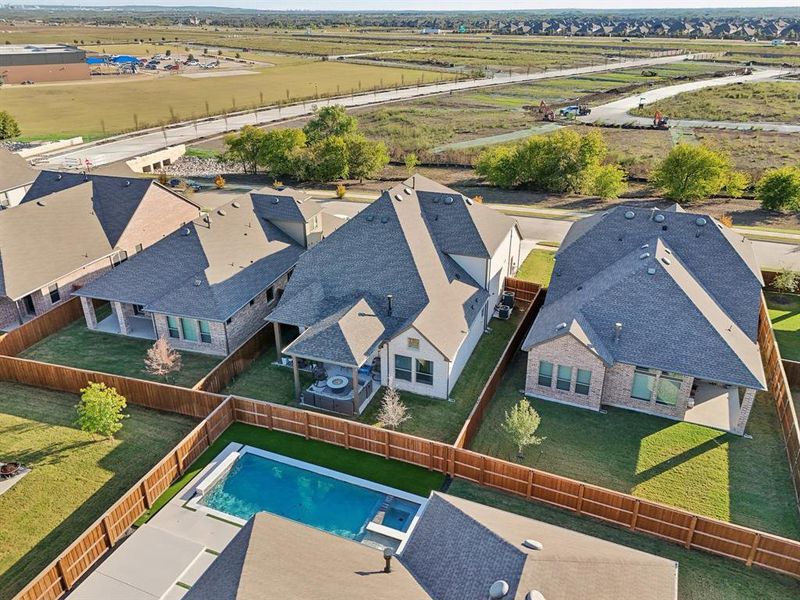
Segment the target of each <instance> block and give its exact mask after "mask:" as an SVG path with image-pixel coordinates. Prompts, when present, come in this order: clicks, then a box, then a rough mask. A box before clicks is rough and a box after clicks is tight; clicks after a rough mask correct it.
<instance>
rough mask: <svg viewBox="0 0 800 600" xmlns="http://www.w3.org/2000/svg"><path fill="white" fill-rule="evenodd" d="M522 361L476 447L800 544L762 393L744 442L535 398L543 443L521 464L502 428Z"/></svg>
mask: <svg viewBox="0 0 800 600" xmlns="http://www.w3.org/2000/svg"><path fill="white" fill-rule="evenodd" d="M525 359H526V356H525V354H524V353H522V352H520V353H518V354H517V356H516V357H515V360H514V362H513V363H512V365H511V368H510V369H509V372H508V373H507V375H506V377H505V379H504V381H503V383H502V384H501V386H500V389H499V390H498V393H497V395H496V396H495V398H494V400H493V402H492V403H491V405H490V406H489V409H488V410H487V412H486V414H485V416H484V420H483V424H482V426H481V428H480V430H479V431H478V434H477V436H476V437H475V440H474V442H473V443H472V445H471V449H472V450H475V451H477V452H481V453H484V454H489V455H491V456H496V457H498V458H502V459H506V460H513V461H518V462H521V463H523V464H526V465H529V466H532V467H536V468H539V469H542V470H545V471H549V472H552V473H556V474H558V475H563V476H566V477H571V478H574V479H578V480H581V481H585V482H587V483H593V484H595V485H599V486H603V487H607V488H611V489H614V490H618V491H621V492H626V493H630V494H633V495H635V496H638V497H641V498H646V499H648V500H653V501H656V502H663V503H665V504H669V505H672V506H677V507H679V508H683V509H686V510H689V511H692V512H696V513H699V514H702V515H707V516H710V517H714V518H717V519H721V520H723V521H731V522H733V523H737V524H739V525H745V526H748V527H753V528H755V529H762V530H764V531H769V532H772V533H775V534H778V535H782V536H785V537H789V538H793V539H800V515H798V510H797V505H796V502H795V497H794V491H793V489H792V482H791V479H790V475H789V467H788V464H787V461H786V450H785V448H784V443H783V439H782V437H781V433H780V430H779V428H778V423H777V419H776V413H775V408H774V406H773V403H772V399H771V397H770V396H769V395H767V394H759V396H758V398H757V400H756V402H755V404H754V407H753V412H752V414H751V416H750V421H749V423H748V427H747V432H748V433H749V434H750V435H752V436H753V439H747V438H744V437H740V436H735V435H732V434H727V433H723V432H721V431H717V430H714V429H709V428H706V427H701V426H698V425H693V424H690V423H684V422H676V421H671V420H668V419H663V418H660V417H655V416H651V415H646V414H643V413H637V412H633V411H629V410H624V409H617V408H608V409H607V413H605V414H604V413H596V412H592V411H589V410H586V409H581V408H577V407H572V406H567V405H563V404H557V403H555V402H547V401H544V400H533V401H532V402H531V403H532V405H533V406H534V407H535V408H536V410H537V411H539V414H540V415H541V419H542V422H541V426H540V427H539V430H538V432H537V435H539V436H543V437H545V438H546V439H545V441H544V442H543V443H542V445H541V446H533V447H529V448H528V449H527V450H526V452H525V455H524V458H523V459H521V460H520V459H518V458H517V452H516V447H514V446H513V444H512V443H511V442H510V441H509V439H508V436H507V435H506V434H505V433H504V432H503V430H502V428H501V426H502V423H503V420H504V414H505V412H506V411H508V410H510V409H511V407H512V406H513V405H514V404H516V403H517V402H518V401H519V399H520V398H522V390H523V389H524V387H525V366H526V364H525Z"/></svg>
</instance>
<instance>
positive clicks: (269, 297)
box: [267, 287, 275, 302]
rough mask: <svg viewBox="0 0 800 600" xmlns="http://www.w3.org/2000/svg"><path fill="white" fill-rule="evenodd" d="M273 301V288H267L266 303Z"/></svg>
mask: <svg viewBox="0 0 800 600" xmlns="http://www.w3.org/2000/svg"><path fill="white" fill-rule="evenodd" d="M273 300H275V288H272V287H268V288H267V302H272V301H273Z"/></svg>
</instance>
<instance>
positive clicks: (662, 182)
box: [650, 144, 748, 202]
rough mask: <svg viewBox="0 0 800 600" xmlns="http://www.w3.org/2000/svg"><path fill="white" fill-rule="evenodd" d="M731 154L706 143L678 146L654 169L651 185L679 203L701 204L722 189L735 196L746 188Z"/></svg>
mask: <svg viewBox="0 0 800 600" xmlns="http://www.w3.org/2000/svg"><path fill="white" fill-rule="evenodd" d="M747 181H748V179H747V176H746V175H744V174H743V173H740V172H738V171H734V170H733V167H732V163H731V160H730V158H729V157H728V155H726V154H723V153H721V152H716V151H714V150H712V149H711V148H709V147H708V146H705V145H703V144H678V145H677V146H675V147H674V148H672V150H670V152H669V154H668V155H667V157H666V158H665V159H664V160H663V161H661V163H660V164H659V165H658V166H657V167H656V168H655V169H654V171H653V174H652V175H651V178H650V182H651V183H652V184H653V185H654V186H655V187H657V188H659V189H660V190H661V191H662V192H663V193H664V196H666V197H667V198H671V199H672V200H675V201H677V202H698V201H701V200H706V199H708V198H709V197H711V196H714V195H716V194H719V193H720V192H722V191H723V190H724V191H726V192H727V193H728V194H730V195H731V196H734V197H738V196H741V194H742V192H743V191H744V189H745V188H746V187H747Z"/></svg>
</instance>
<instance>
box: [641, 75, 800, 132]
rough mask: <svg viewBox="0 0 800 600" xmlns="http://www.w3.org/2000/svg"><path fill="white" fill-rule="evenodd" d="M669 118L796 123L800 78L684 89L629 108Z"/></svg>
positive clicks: (799, 107)
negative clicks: (684, 90) (688, 90)
mask: <svg viewBox="0 0 800 600" xmlns="http://www.w3.org/2000/svg"><path fill="white" fill-rule="evenodd" d="M655 110H660V111H661V112H662V113H664V114H665V115H668V116H669V117H670V118H672V119H709V120H711V121H755V122H777V123H800V81H797V82H794V81H791V82H790V81H765V82H759V83H742V84H733V85H726V86H723V87H718V88H707V89H705V90H698V91H695V92H686V93H685V94H679V95H677V96H674V97H672V98H667V99H665V100H661V101H659V102H655V103H654V104H650V105H648V106H646V107H645V108H642V109H639V108H637V109H634V110H633V111H631V112H632V113H633V114H635V115H639V116H645V117H649V116H652V114H653V112H654V111H655Z"/></svg>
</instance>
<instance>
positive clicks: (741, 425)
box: [733, 388, 756, 435]
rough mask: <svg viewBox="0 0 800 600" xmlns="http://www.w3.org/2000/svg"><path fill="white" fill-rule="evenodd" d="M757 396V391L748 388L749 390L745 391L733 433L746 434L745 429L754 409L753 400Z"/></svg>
mask: <svg viewBox="0 0 800 600" xmlns="http://www.w3.org/2000/svg"><path fill="white" fill-rule="evenodd" d="M755 398H756V391H755V390H753V389H749V388H748V389H747V391H745V393H744V398H742V400H741V403H740V405H739V406H740V408H739V418H738V419H737V421H736V425H735V427H734V429H733V433H735V434H737V435H744V429H745V427H746V426H747V419H749V418H750V411H751V410H753V401H754V400H755Z"/></svg>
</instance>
